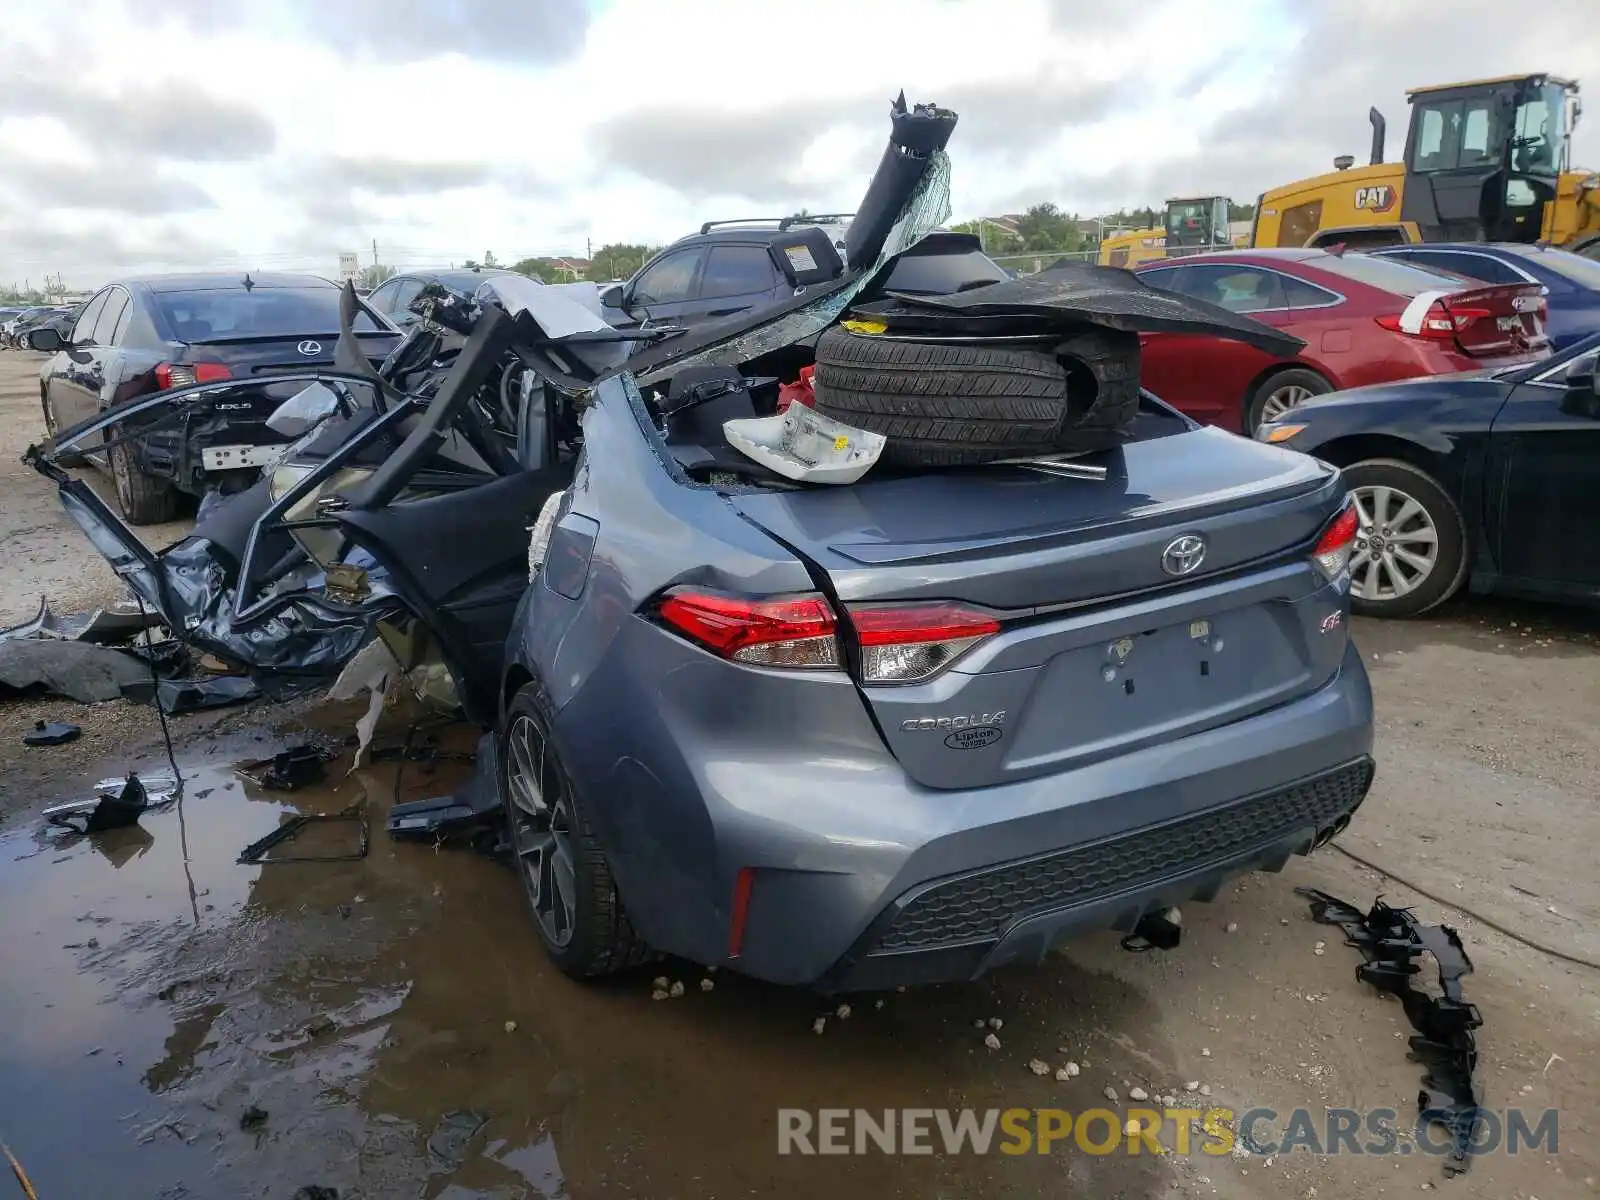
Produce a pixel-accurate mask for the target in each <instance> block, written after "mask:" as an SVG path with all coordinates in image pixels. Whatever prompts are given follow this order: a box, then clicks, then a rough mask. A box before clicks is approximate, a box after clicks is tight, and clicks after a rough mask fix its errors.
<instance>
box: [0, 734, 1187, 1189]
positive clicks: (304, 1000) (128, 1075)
mask: <svg viewBox="0 0 1600 1200" xmlns="http://www.w3.org/2000/svg"><path fill="white" fill-rule="evenodd" d="M262 752H263V747H262V744H261V743H259V742H257V741H253V740H250V739H248V738H247V739H242V740H241V741H240V742H239V743H237V744H227V743H216V742H208V743H204V744H202V745H198V746H192V747H190V748H189V750H188V751H187V752H180V763H181V765H182V769H183V773H184V775H185V778H186V780H187V792H186V799H185V801H184V803H183V805H182V806H181V809H171V810H168V811H165V812H159V813H150V814H146V816H145V817H143V818H142V819H141V822H140V825H139V827H138V828H136V829H130V830H125V831H119V832H115V833H112V834H108V835H97V836H95V837H90V838H70V837H69V838H66V839H64V840H61V839H58V838H57V837H56V836H55V835H53V834H51V835H46V834H43V833H41V832H40V831H39V830H38V829H37V828H36V827H34V826H31V825H19V824H17V823H15V822H13V824H12V826H11V828H10V830H9V831H8V832H6V833H4V834H0V914H4V916H3V919H0V1030H3V1033H0V1079H3V1080H4V1081H5V1083H6V1086H5V1087H4V1088H0V1138H3V1139H4V1140H5V1141H6V1143H7V1144H9V1145H10V1146H11V1148H12V1149H13V1151H14V1152H15V1153H16V1154H17V1155H18V1157H19V1159H21V1161H22V1162H23V1164H24V1166H25V1167H26V1168H27V1169H28V1171H29V1173H30V1174H31V1176H32V1177H33V1182H34V1185H35V1186H36V1187H37V1188H38V1190H39V1194H40V1195H41V1196H42V1197H45V1198H46V1200H56V1198H57V1197H67V1196H93V1195H105V1196H130V1197H131V1196H139V1197H144V1196H150V1197H157V1196H159V1197H162V1198H163V1200H180V1198H182V1200H203V1198H209V1197H218V1198H221V1197H229V1198H233V1197H238V1196H244V1195H252V1196H254V1195H262V1196H272V1197H277V1196H282V1197H290V1196H293V1195H294V1193H295V1191H296V1190H297V1189H299V1188H302V1187H305V1186H308V1185H321V1186H325V1187H333V1188H337V1189H338V1195H339V1196H340V1198H341V1200H350V1198H352V1197H412V1196H418V1197H425V1198H428V1200H446V1198H449V1200H466V1198H468V1197H514V1196H516V1197H546V1198H555V1197H569V1196H577V1197H582V1196H590V1195H637V1196H650V1197H668V1196H680V1195H681V1196H695V1197H701V1196H708V1195H718V1196H732V1195H744V1194H750V1193H759V1194H763V1195H788V1194H797V1195H798V1194H814V1193H816V1192H817V1191H818V1190H819V1189H827V1190H831V1191H833V1192H835V1193H836V1194H838V1195H839V1196H841V1197H850V1196H871V1197H885V1196H896V1195H907V1196H933V1195H943V1196H961V1195H993V1194H999V1192H1000V1191H1002V1190H1004V1189H1005V1188H1011V1189H1017V1188H1022V1189H1023V1191H1024V1192H1027V1193H1030V1194H1031V1193H1033V1192H1036V1191H1038V1190H1040V1189H1047V1190H1050V1191H1052V1192H1054V1193H1055V1194H1061V1195H1077V1194H1085V1195H1087V1194H1090V1192H1091V1191H1092V1190H1093V1189H1094V1187H1095V1186H1098V1187H1099V1188H1100V1189H1101V1190H1103V1188H1104V1187H1105V1186H1106V1185H1107V1184H1112V1183H1114V1187H1115V1188H1116V1189H1119V1190H1120V1194H1123V1195H1143V1194H1150V1193H1154V1192H1155V1191H1157V1190H1158V1189H1159V1188H1160V1187H1162V1186H1164V1185H1163V1184H1162V1183H1161V1179H1160V1175H1161V1173H1160V1172H1159V1171H1158V1170H1157V1168H1156V1166H1155V1164H1153V1163H1150V1162H1149V1161H1148V1160H1143V1161H1138V1162H1130V1161H1129V1160H1127V1159H1119V1160H1116V1161H1114V1162H1113V1161H1112V1160H1109V1159H1084V1158H1082V1157H1081V1156H1076V1157H1074V1156H1061V1155H1058V1156H1054V1157H1050V1156H1044V1157H1041V1156H1037V1155H1035V1156H1032V1157H1031V1158H1029V1159H1027V1160H1021V1159H1017V1158H1010V1157H1006V1156H1000V1155H995V1154H990V1155H989V1156H986V1157H982V1158H979V1157H970V1156H969V1157H962V1158H944V1157H939V1156H935V1157H932V1158H904V1157H889V1156H884V1155H878V1154H870V1155H864V1156H861V1157H845V1158H816V1157H811V1158H799V1157H792V1156H791V1157H784V1156H780V1155H779V1154H778V1153H777V1128H778V1118H777V1113H778V1110H779V1109H780V1108H785V1107H797V1108H810V1109H813V1110H815V1109H817V1108H822V1107H848V1108H866V1109H869V1110H882V1109H884V1108H887V1107H899V1106H906V1105H913V1106H932V1107H944V1106H952V1107H959V1106H963V1105H971V1106H974V1107H979V1108H983V1107H989V1106H995V1107H1008V1106H1013V1105H1032V1104H1039V1103H1055V1102H1061V1101H1059V1100H1057V1101H1052V1100H1050V1099H1049V1097H1048V1096H1047V1095H1045V1092H1046V1090H1048V1089H1049V1088H1051V1087H1056V1088H1059V1087H1060V1086H1062V1085H1056V1084H1053V1083H1052V1082H1051V1081H1048V1080H1046V1081H1043V1082H1041V1081H1037V1080H1035V1079H1034V1078H1033V1077H1032V1076H1031V1075H1028V1074H1027V1073H1026V1072H1023V1071H1021V1070H1020V1068H1019V1065H1018V1061H1016V1053H1012V1054H1008V1055H1004V1056H1002V1055H997V1054H994V1053H993V1052H991V1051H989V1050H986V1049H985V1048H984V1046H983V1042H982V1036H981V1035H980V1034H978V1033H976V1032H975V1031H974V1030H973V1028H972V1025H973V1019H974V1017H975V1016H983V1015H991V1014H993V1013H994V1012H999V1011H1004V1012H1007V1013H1008V1015H1011V1016H1016V1015H1018V1014H1019V1013H1021V1012H1024V1011H1026V1010H1027V1009H1029V1008H1030V1007H1031V1008H1034V1009H1035V1010H1040V1009H1046V1008H1049V1007H1053V1005H1054V1003H1055V1001H1056V999H1057V998H1056V997H1052V996H1051V995H1050V993H1059V992H1062V991H1070V992H1071V994H1073V995H1074V997H1075V998H1076V999H1075V1003H1079V1004H1082V1003H1086V1002H1087V1003H1090V1004H1091V1005H1093V1004H1098V1005H1099V1006H1101V1007H1102V1008H1103V1009H1105V1010H1108V1011H1112V1012H1116V1013H1118V1014H1119V1019H1120V1020H1134V1021H1140V1022H1141V1023H1143V1022H1149V1023H1150V1024H1152V1025H1154V1024H1156V1023H1157V1022H1156V1018H1155V1016H1154V1014H1153V1012H1152V1011H1151V1010H1150V1008H1149V1005H1148V1003H1147V1002H1146V1001H1145V1000H1144V999H1143V998H1142V997H1141V996H1139V995H1138V993H1136V992H1133V991H1130V990H1128V989H1126V988H1125V987H1123V986H1122V985H1120V984H1117V983H1116V982H1115V981H1113V980H1110V979H1109V978H1108V977H1106V976H1104V975H1101V974H1093V973H1090V972H1087V971H1082V970H1079V969H1077V968H1074V967H1073V966H1072V965H1071V964H1070V963H1063V964H1061V965H1060V966H1055V965H1053V966H1052V967H1050V968H1048V969H1047V971H1046V972H1044V973H1037V974H1035V973H1026V972H1024V973H1011V974H1008V975H1006V976H1004V977H1002V978H1001V979H999V980H997V981H994V982H985V983H984V984H981V985H973V986H969V987H965V988H950V989H936V990H932V991H925V992H920V993H914V994H911V995H890V996H888V997H885V998H884V1003H883V1006H882V1007H881V1008H880V1007H876V1006H875V1004H874V1002H873V1000H872V999H871V998H868V999H865V1000H858V1001H857V1002H856V1005H855V1007H856V1008H857V1010H858V1011H856V1012H855V1013H854V1014H852V1016H851V1017H850V1018H849V1019H848V1020H840V1019H839V1018H838V1017H837V1016H833V1017H831V1018H830V1020H829V1022H828V1027H827V1031H826V1033H825V1035H823V1036H818V1035H816V1034H815V1033H813V1032H812V1021H813V1019H814V1018H815V1017H816V1016H817V1015H818V1014H820V1013H823V1012H831V1011H832V1005H831V1004H830V1005H824V1004H823V1003H822V1002H821V1001H819V1000H817V999H816V998H814V997H811V996H809V995H806V994H804V993H800V992H794V991H789V990H784V989H778V988H771V987H766V986H763V985H758V984H755V983H752V982H750V981H747V980H741V979H739V978H737V977H731V976H727V975H725V974H723V975H718V976H716V977H715V979H714V987H713V989H712V990H702V989H701V987H700V980H701V978H703V977H705V973H704V972H701V971H699V970H697V969H695V968H692V967H689V966H687V965H685V964H672V963H665V964H655V965H652V966H648V967H646V968H644V969H643V970H642V971H640V972H637V973H634V974H632V975H628V976H624V977H622V978H620V979H617V980H615V981H610V982H606V983H601V984H591V985H580V984H578V983H575V982H572V981H571V980H568V979H567V978H565V977H564V976H562V975H560V974H559V973H557V972H555V971H554V970H553V969H552V968H550V967H548V966H547V964H546V963H545V960H544V958H543V956H542V954H541V953H540V951H539V947H538V945H537V942H536V940H535V937H534V934H533V931H532V928H531V925H530V923H529V920H528V918H527V916H526V914H525V912H524V910H523V907H522V905H523V900H522V896H521V893H520V891H519V888H518V884H517V881H516V878H515V876H514V875H513V874H512V873H511V872H510V871H509V870H507V869H506V868H505V867H503V866H501V865H500V864H498V863H496V862H494V861H492V860H490V859H488V858H485V857H482V856H480V855H478V854H475V853H473V852H471V851H468V850H464V849H443V848H434V847H430V846H425V845H417V844H408V843H401V844H397V843H394V842H392V841H391V840H390V839H389V838H388V837H387V835H386V834H385V833H384V831H383V817H384V813H385V811H386V810H387V808H388V805H389V804H390V803H391V802H392V800H393V798H394V784H395V767H394V765H393V764H386V765H382V766H379V767H376V768H373V769H370V770H366V771H362V772H358V773H356V774H355V775H354V776H351V777H348V778H346V777H345V775H344V772H345V768H346V765H347V764H346V763H345V762H343V761H340V762H336V763H334V764H332V765H331V766H330V768H329V779H330V782H329V783H328V784H326V785H322V786H318V787H315V788H309V789H305V790H302V791H297V792H294V793H292V794H269V793H266V792H263V791H261V790H260V789H258V788H256V787H255V786H254V785H251V784H247V783H245V782H243V781H241V780H240V779H239V778H238V777H237V776H236V775H235V774H234V772H233V769H232V764H233V763H235V762H237V761H239V760H241V759H244V758H252V757H257V756H258V755H259V754H261V753H262ZM467 769H468V767H467V764H465V763H461V762H437V763H423V764H407V765H406V767H405V778H404V785H403V787H402V793H403V798H406V799H415V798H419V797H422V796H427V795H435V794H439V793H440V792H443V791H448V790H449V789H450V788H451V787H452V786H454V784H455V783H456V782H457V781H458V780H459V779H460V778H461V777H463V776H464V774H465V772H466V770H467ZM363 795H365V796H367V797H368V800H369V804H370V806H371V808H370V819H371V828H372V838H371V851H370V853H369V855H368V857H367V858H365V859H364V860H361V861H359V862H338V863H280V864H276V865H263V866H241V865H239V864H238V863H237V862H236V861H235V860H236V858H237V856H238V854H239V852H240V850H241V849H242V848H243V847H244V846H245V845H246V844H248V843H250V842H252V841H254V840H255V839H257V838H259V837H260V836H262V835H263V834H265V833H267V832H268V831H270V830H272V829H273V828H275V827H276V826H277V825H278V823H279V821H280V820H281V819H282V818H283V816H284V814H286V813H289V812H322V813H328V812H335V811H337V810H339V809H341V808H343V807H345V806H346V805H348V804H349V803H351V802H352V801H353V800H357V799H360V798H361V797H362V796H363ZM330 836H331V835H330ZM320 848H322V847H319V849H320ZM331 848H338V847H337V846H334V847H331ZM662 973H665V974H668V975H670V977H671V978H673V979H675V980H682V981H683V982H684V983H685V984H686V987H687V994H686V995H684V996H683V998H681V999H674V1000H668V1001H659V1002H658V1001H652V1000H651V998H650V992H651V980H652V978H653V977H654V976H656V975H657V974H662ZM1035 1024H1037V1025H1038V1026H1039V1031H1036V1039H1035V1040H1038V1039H1043V1041H1041V1042H1040V1045H1039V1047H1037V1050H1036V1051H1030V1052H1042V1053H1046V1054H1048V1053H1049V1052H1051V1051H1052V1050H1053V1047H1054V1041H1055V1040H1056V1039H1058V1038H1059V1037H1061V1036H1062V1034H1061V1033H1060V1031H1059V1030H1057V1029H1053V1028H1051V1023H1050V1022H1049V1021H1048V1020H1045V1019H1041V1020H1039V1021H1037V1022H1035ZM1003 1036H1005V1037H1008V1038H1009V1037H1010V1036H1011V1035H1010V1034H1009V1033H1007V1034H1004V1035H1003ZM1045 1042H1049V1043H1050V1044H1049V1045H1045V1044H1044V1043H1045ZM913 1048H914V1049H913ZM1027 1053H1029V1052H1023V1054H1024V1056H1023V1059H1022V1060H1021V1061H1024V1062H1025V1061H1026V1054H1027ZM1002 1058H1004V1059H1005V1060H1006V1061H1005V1062H1001V1059H1002ZM1075 1082H1076V1081H1075ZM1035 1085H1037V1086H1035ZM1079 1090H1080V1091H1085V1093H1086V1094H1085V1096H1083V1097H1079V1098H1078V1101H1079V1103H1080V1104H1081V1103H1082V1101H1084V1100H1085V1099H1087V1098H1088V1097H1087V1092H1086V1089H1084V1088H1080V1089H1079ZM1035 1093H1038V1094H1035ZM252 1110H255V1111H254V1112H252ZM461 1111H470V1112H473V1113H477V1114H482V1115H483V1117H484V1118H485V1120H484V1122H483V1124H482V1126H481V1128H475V1129H474V1131H473V1132H472V1136H470V1138H467V1139H466V1140H465V1142H464V1144H462V1145H461V1146H459V1147H457V1148H456V1152H455V1157H454V1158H453V1160H452V1161H450V1162H446V1163H441V1161H440V1160H439V1159H438V1158H437V1157H436V1156H430V1154H429V1139H430V1135H433V1134H434V1133H435V1131H436V1130H438V1129H439V1128H440V1126H441V1122H442V1121H443V1120H444V1119H445V1118H446V1116H447V1114H451V1113H458V1112H461ZM247 1113H250V1114H251V1116H250V1117H247V1116H246V1114H247ZM259 1113H264V1114H265V1116H264V1117H259V1116H258V1114H259ZM242 1125H243V1126H244V1127H241V1126H242ZM1112 1170H1115V1173H1116V1174H1115V1179H1114V1180H1112V1179H1109V1178H1107V1177H1106V1175H1105V1173H1106V1172H1110V1171H1112ZM3 1193H4V1189H3V1188H0V1194H3ZM1019 1194H1021V1193H1019Z"/></svg>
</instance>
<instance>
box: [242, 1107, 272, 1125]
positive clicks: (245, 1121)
mask: <svg viewBox="0 0 1600 1200" xmlns="http://www.w3.org/2000/svg"><path fill="white" fill-rule="evenodd" d="M266 1123H267V1110H266V1109H264V1108H257V1107H256V1106H255V1105H254V1104H252V1105H251V1106H250V1107H249V1108H247V1109H245V1110H244V1112H242V1113H240V1114H239V1128H240V1129H244V1130H250V1129H258V1128H260V1127H261V1126H262V1125H265V1124H266Z"/></svg>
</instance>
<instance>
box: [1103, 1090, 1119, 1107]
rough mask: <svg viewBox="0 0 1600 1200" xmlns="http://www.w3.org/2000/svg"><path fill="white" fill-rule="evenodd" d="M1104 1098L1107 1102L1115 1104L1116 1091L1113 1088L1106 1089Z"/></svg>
mask: <svg viewBox="0 0 1600 1200" xmlns="http://www.w3.org/2000/svg"><path fill="white" fill-rule="evenodd" d="M1105 1097H1106V1099H1107V1100H1109V1101H1111V1103H1113V1104H1115V1103H1116V1102H1117V1098H1118V1097H1117V1089H1116V1088H1114V1087H1107V1088H1106V1091H1105Z"/></svg>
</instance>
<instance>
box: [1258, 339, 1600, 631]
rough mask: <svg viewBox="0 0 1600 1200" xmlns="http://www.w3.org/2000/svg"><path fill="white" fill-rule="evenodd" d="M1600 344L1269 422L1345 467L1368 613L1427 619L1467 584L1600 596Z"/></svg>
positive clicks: (1320, 404) (1361, 392) (1354, 397)
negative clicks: (1355, 517)
mask: <svg viewBox="0 0 1600 1200" xmlns="http://www.w3.org/2000/svg"><path fill="white" fill-rule="evenodd" d="M1597 353H1600V336H1595V337H1591V338H1586V339H1584V340H1582V341H1580V342H1578V343H1577V344H1575V345H1573V346H1570V347H1569V348H1568V349H1567V350H1566V351H1565V352H1563V353H1561V354H1558V355H1556V356H1555V357H1553V358H1547V359H1544V360H1543V361H1541V362H1537V363H1533V364H1531V365H1527V366H1518V367H1507V368H1503V369H1501V370H1498V371H1472V372H1468V373H1465V374H1461V375H1429V376H1423V377H1421V378H1418V379H1407V380H1404V381H1402V382H1400V383H1383V384H1377V385H1375V386H1373V387H1364V388H1353V389H1351V390H1350V391H1345V392H1334V393H1332V394H1331V395H1327V396H1317V397H1314V398H1313V399H1311V400H1308V401H1306V402H1305V403H1303V404H1301V405H1299V406H1297V407H1296V408H1295V409H1294V410H1293V411H1292V412H1288V413H1285V414H1284V416H1283V417H1282V418H1281V419H1280V420H1278V421H1275V422H1269V423H1267V424H1264V425H1262V426H1261V427H1260V428H1259V429H1258V430H1257V431H1256V437H1257V438H1258V439H1260V440H1261V441H1264V442H1270V443H1272V444H1274V445H1279V446H1286V447H1288V448H1289V449H1291V450H1301V451H1304V452H1305V453H1307V454H1311V455H1314V456H1315V457H1317V458H1319V459H1321V460H1323V461H1324V462H1327V463H1332V464H1333V465H1334V466H1336V467H1339V468H1341V469H1342V471H1343V473H1344V482H1345V486H1346V487H1348V488H1349V489H1350V491H1351V493H1352V495H1353V496H1354V499H1355V504H1356V509H1357V511H1358V514H1359V518H1360V522H1361V526H1360V531H1359V533H1358V534H1357V536H1356V549H1355V553H1354V555H1353V556H1352V558H1351V560H1350V576H1351V592H1350V594H1351V602H1352V607H1353V608H1354V609H1355V610H1356V611H1357V612H1359V613H1364V614H1366V615H1368V616H1375V617H1409V616H1415V615H1417V614H1418V613H1423V612H1426V611H1428V610H1429V609H1430V608H1433V607H1434V606H1435V605H1437V604H1439V603H1441V602H1442V601H1444V600H1446V599H1447V598H1448V597H1449V596H1450V595H1451V594H1452V593H1454V592H1455V591H1456V590H1457V589H1458V588H1459V587H1460V586H1461V585H1462V584H1463V583H1467V584H1468V585H1469V586H1470V587H1471V588H1472V590H1473V591H1475V592H1502V593H1506V594H1513V595H1519V596H1528V597H1534V598H1540V597H1542V598H1545V599H1551V600H1568V601H1577V602H1580V603H1589V604H1597V603H1600V556H1596V554H1595V553H1594V548H1595V547H1597V546H1600V374H1597V372H1596V359H1597Z"/></svg>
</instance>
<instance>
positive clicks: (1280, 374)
mask: <svg viewBox="0 0 1600 1200" xmlns="http://www.w3.org/2000/svg"><path fill="white" fill-rule="evenodd" d="M1290 388H1299V389H1303V390H1304V391H1306V392H1309V393H1310V394H1311V395H1312V396H1326V395H1327V394H1328V393H1329V392H1331V391H1333V384H1331V383H1329V382H1328V381H1327V380H1326V379H1324V378H1323V377H1322V376H1321V375H1318V374H1317V373H1316V372H1315V371H1311V370H1307V369H1306V368H1304V367H1289V368H1288V369H1286V370H1283V371H1274V372H1273V373H1272V374H1271V375H1268V376H1267V377H1266V378H1265V379H1263V380H1262V381H1261V382H1260V383H1258V384H1257V385H1256V387H1255V390H1254V391H1252V392H1251V393H1250V394H1249V395H1248V396H1246V397H1245V401H1244V433H1245V436H1246V437H1254V436H1255V433H1256V430H1257V429H1258V428H1259V427H1260V425H1261V421H1262V416H1263V414H1264V413H1265V411H1266V408H1267V404H1268V402H1269V401H1271V400H1272V399H1273V397H1274V396H1276V395H1277V394H1278V393H1280V392H1283V391H1285V390H1287V389H1290ZM1308 398H1309V397H1304V396H1302V397H1301V398H1300V400H1297V401H1295V403H1297V404H1298V403H1300V402H1301V400H1305V399H1308ZM1286 411H1287V410H1286ZM1278 415H1280V416H1281V414H1278Z"/></svg>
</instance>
